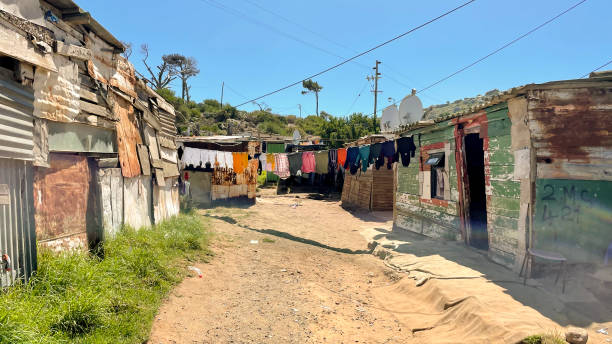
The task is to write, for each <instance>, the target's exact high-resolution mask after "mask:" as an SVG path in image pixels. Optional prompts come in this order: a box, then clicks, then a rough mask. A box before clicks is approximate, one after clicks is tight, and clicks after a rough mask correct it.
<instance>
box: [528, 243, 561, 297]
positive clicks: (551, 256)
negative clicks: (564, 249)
mask: <svg viewBox="0 0 612 344" xmlns="http://www.w3.org/2000/svg"><path fill="white" fill-rule="evenodd" d="M533 257H537V258H541V259H545V260H549V261H552V262H558V263H560V264H561V265H560V266H559V271H558V272H557V278H556V279H555V285H557V282H559V277H560V276H561V273H563V288H562V290H561V292H562V293H565V281H566V277H567V271H566V263H567V259H566V258H565V257H563V256H562V255H561V254H559V253H556V252H549V251H543V250H537V249H533V248H530V249H527V252H525V258H523V264H522V265H521V272H520V273H519V277H520V276H521V275H523V270H525V268H526V267H529V266H532V264H533ZM528 274H531V270H529V273H528V271H525V275H524V277H523V285H525V284H527V275H528Z"/></svg>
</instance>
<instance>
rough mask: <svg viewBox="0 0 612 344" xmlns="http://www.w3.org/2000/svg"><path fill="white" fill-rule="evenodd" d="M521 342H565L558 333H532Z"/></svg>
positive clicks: (548, 343)
mask: <svg viewBox="0 0 612 344" xmlns="http://www.w3.org/2000/svg"><path fill="white" fill-rule="evenodd" d="M521 344H567V342H566V341H565V339H564V338H563V337H561V335H560V334H559V333H549V334H534V335H531V336H529V337H527V338H525V339H523V340H522V341H521Z"/></svg>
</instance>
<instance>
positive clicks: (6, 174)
mask: <svg viewBox="0 0 612 344" xmlns="http://www.w3.org/2000/svg"><path fill="white" fill-rule="evenodd" d="M0 171H2V173H0V253H1V254H7V255H8V256H9V257H10V259H11V263H10V265H9V266H8V267H9V268H10V269H11V271H6V272H5V271H4V269H0V271H2V272H0V285H1V286H3V287H4V286H8V285H11V284H13V283H14V282H15V280H16V279H18V278H25V279H26V280H27V279H29V278H30V276H31V275H32V272H33V271H34V270H36V230H35V226H34V201H33V199H32V195H33V181H34V175H33V170H32V163H31V162H29V161H23V160H14V159H2V158H0Z"/></svg>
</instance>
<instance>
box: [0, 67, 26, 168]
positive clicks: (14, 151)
mask: <svg viewBox="0 0 612 344" xmlns="http://www.w3.org/2000/svg"><path fill="white" fill-rule="evenodd" d="M33 103H34V90H32V89H28V88H25V87H22V86H21V85H19V84H17V83H15V82H13V81H12V80H8V79H7V78H6V77H5V76H4V75H3V74H0V157H1V158H11V159H21V160H32V159H33V154H32V151H33V149H34V142H33V140H32V133H33V128H34V122H33V119H34V117H33V112H34V105H33Z"/></svg>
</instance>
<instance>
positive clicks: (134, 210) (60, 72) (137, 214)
mask: <svg viewBox="0 0 612 344" xmlns="http://www.w3.org/2000/svg"><path fill="white" fill-rule="evenodd" d="M124 49H125V48H124V46H123V44H122V43H121V42H120V41H119V40H118V39H116V38H115V37H114V36H113V35H112V34H111V33H109V32H108V31H107V30H106V29H105V28H104V27H102V26H101V25H100V24H99V23H98V22H97V21H96V20H95V19H94V18H93V17H92V16H91V14H90V13H88V12H86V11H84V10H83V9H81V8H80V7H79V6H78V5H77V4H76V3H74V2H73V1H71V0H49V1H39V0H24V1H18V2H15V1H8V0H1V1H0V66H1V68H2V71H3V73H0V74H2V75H3V76H2V77H1V80H0V83H2V84H1V85H2V86H1V90H0V94H1V96H2V102H1V103H2V106H3V107H2V110H0V130H4V131H6V132H7V133H8V136H9V137H13V139H11V140H10V141H11V143H10V144H4V143H3V142H4V141H2V142H0V152H4V154H2V157H3V158H4V157H7V158H10V159H11V160H12V161H13V162H11V164H13V165H14V164H15V162H14V161H15V160H21V161H22V162H21V163H18V165H15V166H13V167H14V168H19V169H20V171H19V172H18V171H17V170H16V173H19V174H20V175H22V176H23V178H24V181H23V182H21V183H20V185H21V190H19V192H20V195H21V198H19V199H13V198H11V199H12V200H14V201H11V207H16V208H15V209H14V210H13V214H18V213H21V214H24V215H23V216H22V218H23V221H22V220H20V221H15V220H14V219H13V223H15V224H17V223H19V225H20V226H22V229H21V230H22V231H23V232H24V233H29V234H28V235H29V236H26V237H23V238H21V239H19V238H20V237H18V236H13V238H15V239H16V240H21V241H23V242H21V243H19V245H21V247H22V249H21V250H22V251H20V252H27V255H28V256H30V257H32V258H28V259H30V260H27V259H26V258H18V259H17V260H16V259H13V264H19V265H24V266H26V265H27V266H34V267H35V265H36V264H35V257H36V252H35V242H36V241H37V242H39V243H41V244H43V245H46V246H50V247H53V248H56V249H65V248H85V247H92V246H95V245H96V244H97V243H99V242H100V241H102V240H104V238H105V237H107V236H112V235H114V233H116V231H117V230H118V229H119V228H120V227H121V226H122V225H123V224H128V225H131V226H133V227H136V228H140V227H142V226H148V225H151V224H154V223H157V222H159V221H161V220H163V219H166V218H168V217H170V216H173V215H176V214H177V213H178V210H179V204H178V202H179V198H178V175H179V173H178V165H177V162H178V161H177V152H176V143H175V137H176V127H175V124H174V121H175V118H174V116H175V114H174V108H173V107H172V106H171V105H170V104H168V103H167V102H166V101H165V100H164V99H163V98H162V97H161V96H159V95H158V94H157V93H155V92H154V91H153V90H152V89H151V88H150V87H148V86H147V83H146V80H143V79H139V78H138V77H136V73H135V70H134V66H133V65H132V64H131V63H130V62H129V61H128V60H126V59H125V58H123V57H122V56H121V55H120V54H121V53H122V52H123V51H124ZM7 102H10V103H7ZM5 104H8V105H10V104H13V105H12V107H13V109H11V110H10V111H9V112H5V109H6V107H4V106H5ZM0 135H4V133H0ZM0 137H3V138H4V137H5V136H0ZM2 140H4V139H2ZM2 177H4V174H3V176H2ZM16 182H17V180H12V181H11V183H10V184H14V185H15V186H13V187H16V185H17V184H16ZM0 184H2V182H0ZM2 189H3V187H1V185H0V192H1V190H2ZM17 191H18V190H11V189H10V188H9V193H10V192H17ZM0 197H1V196H0ZM0 216H1V218H0V222H3V221H8V220H9V218H7V217H5V216H4V215H0ZM15 216H16V215H15ZM26 227H27V230H26ZM3 228H8V227H3ZM34 228H35V231H34V230H32V229H34ZM14 230H16V229H14ZM34 233H35V235H34ZM5 237H6V236H5ZM5 244H6V243H4V242H2V244H0V246H2V245H5ZM26 247H33V248H32V249H28V250H26V249H25V248H26ZM2 249H3V250H4V247H3V248H2ZM24 254H25V253H24ZM16 256H17V257H19V254H17V255H16ZM29 262H32V263H29ZM24 269H25V268H24ZM28 269H31V268H28ZM26 270H27V269H26ZM25 276H26V277H27V273H26V274H25Z"/></svg>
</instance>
